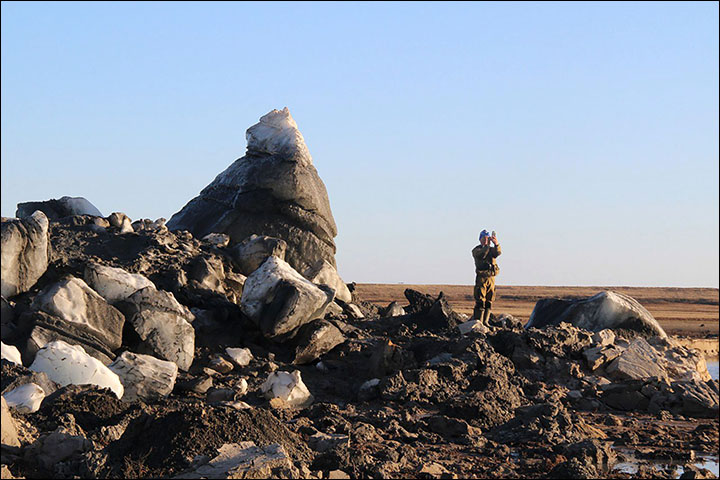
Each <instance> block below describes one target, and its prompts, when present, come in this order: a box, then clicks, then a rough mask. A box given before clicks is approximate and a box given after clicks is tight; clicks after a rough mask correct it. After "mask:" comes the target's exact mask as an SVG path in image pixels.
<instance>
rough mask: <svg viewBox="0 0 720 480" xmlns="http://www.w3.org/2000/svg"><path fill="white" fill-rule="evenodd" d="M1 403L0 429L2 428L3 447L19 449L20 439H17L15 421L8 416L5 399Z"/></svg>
mask: <svg viewBox="0 0 720 480" xmlns="http://www.w3.org/2000/svg"><path fill="white" fill-rule="evenodd" d="M0 401H1V402H2V419H0V427H2V439H0V440H1V441H2V444H3V445H9V446H11V447H19V446H20V439H19V438H18V432H17V425H16V424H15V419H14V418H13V417H12V414H10V407H8V404H7V402H6V401H5V397H2V399H1V400H0Z"/></svg>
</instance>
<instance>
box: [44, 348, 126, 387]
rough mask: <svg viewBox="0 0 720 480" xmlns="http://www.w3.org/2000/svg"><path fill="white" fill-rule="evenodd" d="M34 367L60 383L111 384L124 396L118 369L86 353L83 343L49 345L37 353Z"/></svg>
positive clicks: (62, 384)
mask: <svg viewBox="0 0 720 480" xmlns="http://www.w3.org/2000/svg"><path fill="white" fill-rule="evenodd" d="M30 370H34V371H36V372H44V373H45V374H47V376H48V378H49V379H50V380H52V381H53V382H55V383H57V384H58V385H60V386H65V385H70V384H73V385H86V384H92V385H97V386H99V387H101V388H109V389H110V390H112V391H113V393H114V394H115V395H116V396H117V397H118V398H122V396H123V391H124V388H123V386H122V383H121V382H120V378H119V377H118V376H117V374H116V373H115V372H113V371H111V370H110V369H109V368H108V367H106V366H105V365H103V364H102V363H100V361H99V360H97V359H95V358H93V357H91V356H90V355H88V354H87V353H85V350H83V348H82V347H80V346H77V345H69V344H67V343H65V342H63V341H61V340H58V341H54V342H50V343H48V344H47V345H45V347H43V348H42V349H41V350H40V351H39V352H38V353H37V355H36V356H35V361H34V362H33V363H32V365H30Z"/></svg>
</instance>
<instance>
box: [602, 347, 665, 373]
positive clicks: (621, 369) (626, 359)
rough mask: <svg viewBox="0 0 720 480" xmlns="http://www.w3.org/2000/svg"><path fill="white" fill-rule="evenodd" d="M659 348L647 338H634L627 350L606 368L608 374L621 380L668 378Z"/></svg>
mask: <svg viewBox="0 0 720 480" xmlns="http://www.w3.org/2000/svg"><path fill="white" fill-rule="evenodd" d="M663 364H664V362H663V361H662V359H661V357H660V355H659V354H658V352H657V350H655V349H654V348H653V347H652V346H651V345H650V344H649V343H648V342H646V341H645V339H643V338H641V337H639V338H636V339H634V340H633V341H632V342H631V343H630V345H629V346H628V348H627V349H625V351H623V352H622V353H621V354H620V355H619V356H618V357H617V358H615V360H613V361H612V362H610V364H609V365H608V366H607V367H606V368H605V371H606V372H607V374H608V375H609V376H611V377H613V378H617V379H619V380H644V379H646V378H653V377H659V378H667V371H666V370H665V368H664V367H663Z"/></svg>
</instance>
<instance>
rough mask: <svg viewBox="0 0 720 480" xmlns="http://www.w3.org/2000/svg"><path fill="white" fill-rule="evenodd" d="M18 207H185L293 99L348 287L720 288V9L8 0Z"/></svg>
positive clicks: (11, 190) (7, 125)
mask: <svg viewBox="0 0 720 480" xmlns="http://www.w3.org/2000/svg"><path fill="white" fill-rule="evenodd" d="M1 8H2V16H1V22H2V30H1V36H2V42H1V50H2V57H1V62H2V68H1V70H0V76H1V83H0V89H1V95H2V97H1V99H2V102H1V122H0V123H1V140H2V141H1V157H0V159H1V170H2V171H1V174H2V175H1V182H2V189H1V197H2V198H1V200H2V215H3V216H5V217H11V216H14V214H15V207H16V204H17V203H19V202H25V201H40V200H47V199H50V198H60V197H62V196H65V195H69V196H82V197H85V198H87V199H88V200H89V201H90V202H92V203H93V204H94V205H95V206H96V207H97V208H98V209H99V210H100V211H101V212H103V214H105V215H109V214H110V213H112V212H115V211H122V212H125V213H127V214H128V215H129V216H130V217H131V218H132V219H133V220H134V219H138V218H151V219H155V218H159V217H165V218H168V219H169V218H170V217H171V216H172V214H173V213H175V212H177V211H178V210H180V209H181V208H182V207H183V206H184V205H185V204H186V203H187V202H188V201H189V200H190V199H192V198H193V197H195V196H196V195H197V194H198V193H199V192H200V190H201V189H202V188H203V187H204V186H205V185H207V184H208V183H210V182H211V181H212V180H213V179H214V178H215V176H216V175H217V174H218V173H220V172H221V171H223V170H224V169H225V168H226V167H227V166H228V165H230V164H231V163H232V162H233V161H234V160H235V159H237V158H239V157H241V156H242V155H243V154H244V152H245V146H246V143H245V130H246V129H247V128H248V127H250V126H251V125H253V124H255V123H257V121H258V119H259V118H260V117H261V116H262V115H264V114H265V113H267V112H268V111H270V110H272V109H273V108H278V109H280V108H283V107H285V106H287V107H288V108H289V109H290V111H291V113H292V115H293V117H294V118H295V120H296V122H297V124H298V127H299V129H300V131H301V132H302V134H303V136H304V137H305V140H306V143H307V145H308V148H309V150H310V152H311V154H312V156H313V161H314V164H315V167H316V168H317V170H318V173H319V174H320V177H321V178H322V180H323V181H324V183H325V185H326V187H327V190H328V195H329V198H330V205H331V208H332V211H333V215H334V217H335V221H336V223H337V226H338V231H339V233H338V236H337V237H336V239H335V241H336V244H337V255H336V260H337V264H338V271H339V273H340V275H341V276H342V277H343V279H344V280H345V281H348V282H350V281H356V282H372V283H398V282H402V283H408V284H410V283H424V284H472V283H473V281H474V266H473V262H472V257H471V254H470V251H471V249H472V248H473V247H474V246H475V245H476V244H477V243H478V242H477V237H478V233H479V232H480V230H482V229H483V228H485V229H488V230H495V231H497V233H498V239H499V241H500V244H501V246H502V250H503V254H502V255H501V257H499V259H498V263H499V265H500V274H499V275H498V277H497V279H496V281H497V283H498V284H500V285H593V286H676V287H689V286H702V287H718V279H719V277H720V273H719V264H720V256H719V253H718V251H719V248H718V247H719V231H720V228H719V221H718V217H719V214H720V212H719V209H718V198H719V191H718V183H719V182H718V175H719V172H718V165H719V160H718V158H719V157H718V155H719V152H718V130H719V128H720V127H719V125H718V118H719V107H718V90H719V85H718V55H719V53H718V37H719V34H718V3H717V2H701V3H693V2H677V3H674V2H661V3H654V2H639V3H630V2H621V3H525V2H520V3H506V2H501V3H451V2H442V3H427V2H422V3H420V2H419V3H411V2H399V3H326V2H319V3H295V2H293V3H245V2H243V3H224V2H220V3H212V2H202V3H199V2H198V3H194V2H182V3H165V2H162V3H130V2H127V3H126V2H122V3H110V2H108V3H87V2H77V3H75V2H71V3H61V2H57V3H56V2H52V3H32V2H2V7H1Z"/></svg>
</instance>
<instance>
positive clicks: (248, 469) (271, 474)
mask: <svg viewBox="0 0 720 480" xmlns="http://www.w3.org/2000/svg"><path fill="white" fill-rule="evenodd" d="M172 478H208V479H215V478H297V471H296V469H295V467H293V465H292V462H291V461H290V458H289V457H288V455H287V453H286V452H285V449H284V448H283V447H282V445H280V444H278V443H273V444H270V445H267V446H265V447H258V446H256V445H255V443H254V442H239V443H226V444H224V445H223V446H222V447H220V448H219V449H218V455H217V456H216V457H215V458H213V459H212V460H210V461H209V462H208V463H206V464H204V465H200V466H198V467H196V468H194V469H193V470H190V471H188V472H185V473H182V474H180V475H176V476H175V477H172Z"/></svg>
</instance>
